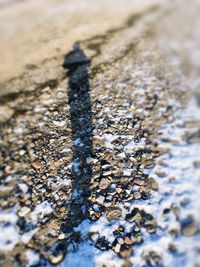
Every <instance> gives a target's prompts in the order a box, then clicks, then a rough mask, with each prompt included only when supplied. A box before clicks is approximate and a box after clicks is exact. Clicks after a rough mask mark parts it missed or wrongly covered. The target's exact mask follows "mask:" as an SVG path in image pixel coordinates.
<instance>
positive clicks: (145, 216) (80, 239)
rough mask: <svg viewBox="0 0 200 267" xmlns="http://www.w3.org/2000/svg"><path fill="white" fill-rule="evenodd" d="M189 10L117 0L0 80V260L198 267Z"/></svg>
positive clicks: (195, 105) (193, 49) (197, 101)
mask: <svg viewBox="0 0 200 267" xmlns="http://www.w3.org/2000/svg"><path fill="white" fill-rule="evenodd" d="M111 2H112V1H110V3H111ZM122 2H123V1H122ZM15 5H16V6H17V5H18V4H17V3H15ZM132 5H133V3H132ZM10 6H11V7H10V8H13V6H14V3H13V4H12V5H11V4H10ZM4 8H9V7H4ZM198 8H199V3H198V1H197V0H196V1H195V0H194V1H192V2H191V3H190V4H189V5H188V4H187V1H173V2H172V1H169V2H168V1H166V2H163V4H162V5H156V6H155V5H153V6H151V7H149V6H148V8H147V9H145V11H144V10H143V11H142V12H141V11H140V12H139V13H138V14H137V15H136V14H135V15H134V16H132V15H130V14H131V12H130V11H126V9H127V8H126V9H125V8H124V11H123V12H122V13H123V14H125V15H126V16H125V15H124V18H125V17H128V19H124V21H125V22H124V21H123V22H122V24H120V25H117V26H114V27H111V25H110V24H109V23H108V24H107V26H106V27H108V29H107V30H106V31H104V33H101V34H97V35H94V36H93V37H91V36H90V37H88V36H87V34H86V36H85V38H80V39H79V38H77V39H76V40H73V42H72V40H70V42H69V43H70V44H71V50H70V48H69V47H68V46H69V44H68V45H67V47H66V51H65V53H66V54H64V52H63V48H62V49H61V51H57V53H58V55H57V57H56V56H55V57H52V58H51V59H49V60H47V61H45V62H44V63H43V64H42V65H41V63H40V62H39V61H37V60H36V68H35V67H30V66H29V68H28V69H27V70H26V72H24V73H21V75H20V77H19V76H16V78H14V79H13V77H12V78H11V76H10V78H9V79H10V82H8V81H6V80H4V79H3V80H2V85H3V86H2V88H3V89H2V91H1V94H3V96H2V97H1V99H0V102H1V105H0V147H1V150H0V166H1V167H0V176H1V178H0V199H1V201H0V265H1V266H6V267H9V266H53V265H55V266H63V267H85V266H88V267H93V266H97V267H103V266H113V267H114V266H115V267H118V266H119V267H121V266H123V267H129V266H136V267H147V266H157V267H161V266H163V267H164V266H166V267H168V266H172V267H173V266H174V267H175V266H176V267H179V266H187V267H198V266H200V256H199V255H200V252H199V251H200V246H199V244H200V242H199V241H200V236H199V225H200V216H199V211H200V206H199V201H198V196H199V193H200V191H199V183H200V171H199V168H200V154H199V141H200V134H199V131H200V130H199V129H200V128H199V127H200V121H199V114H200V95H199V85H200V81H199V78H198V76H199V70H200V63H199V62H200V60H199V59H200V53H199V49H198V48H199V47H200V37H199V31H198V30H199V28H200V20H199V19H198V13H199V12H198V10H199V9H198ZM94 10H95V9H94ZM116 10H117V9H116ZM7 12H8V11H7ZM62 14H63V13H62ZM62 16H63V15H62ZM113 16H114V17H115V16H116V14H115V15H113ZM186 21H187V23H186ZM81 23H82V22H80V25H81ZM113 23H114V22H113ZM183 25H184V27H183ZM55 27H58V25H57V24H56V25H55ZM58 29H59V27H58ZM83 32H84V29H83ZM54 41H56V40H54ZM63 41H64V40H63V39H62V42H63ZM75 41H79V43H77V42H75ZM47 43H48V41H47ZM48 44H49V43H48ZM72 44H73V46H72ZM49 51H51V49H50V50H49ZM40 53H42V49H41V50H40V51H39V54H40ZM54 53H55V51H54ZM55 55H56V53H55ZM9 64H10V63H9ZM34 64H35V63H34ZM37 64H38V65H37ZM22 65H23V64H22ZM18 73H20V68H19V69H18ZM45 73H47V75H44V74H45ZM8 76H9V75H8ZM4 85H5V87H4ZM11 87H12V88H11ZM5 88H8V92H12V93H9V94H6V89H5ZM10 88H11V89H10Z"/></svg>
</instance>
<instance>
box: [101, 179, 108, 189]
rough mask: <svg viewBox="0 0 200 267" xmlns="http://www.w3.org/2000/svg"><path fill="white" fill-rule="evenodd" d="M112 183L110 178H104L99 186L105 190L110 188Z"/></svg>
mask: <svg viewBox="0 0 200 267" xmlns="http://www.w3.org/2000/svg"><path fill="white" fill-rule="evenodd" d="M109 185H110V180H109V179H108V178H102V179H101V181H100V183H99V188H100V189H102V190H104V189H106V188H108V187H109Z"/></svg>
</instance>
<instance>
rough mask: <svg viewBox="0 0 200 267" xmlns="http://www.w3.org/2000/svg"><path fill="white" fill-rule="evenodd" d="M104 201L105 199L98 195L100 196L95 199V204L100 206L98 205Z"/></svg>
mask: <svg viewBox="0 0 200 267" xmlns="http://www.w3.org/2000/svg"><path fill="white" fill-rule="evenodd" d="M104 200H105V197H104V196H102V195H100V196H98V197H97V198H96V202H97V203H98V204H100V205H102V204H103V202H104Z"/></svg>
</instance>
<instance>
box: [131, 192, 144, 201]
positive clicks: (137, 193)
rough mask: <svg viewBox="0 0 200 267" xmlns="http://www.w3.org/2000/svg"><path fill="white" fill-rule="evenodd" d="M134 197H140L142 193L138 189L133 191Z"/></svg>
mask: <svg viewBox="0 0 200 267" xmlns="http://www.w3.org/2000/svg"><path fill="white" fill-rule="evenodd" d="M133 197H134V199H141V197H142V195H141V193H140V192H139V191H137V192H134V193H133Z"/></svg>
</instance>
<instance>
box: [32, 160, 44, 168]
mask: <svg viewBox="0 0 200 267" xmlns="http://www.w3.org/2000/svg"><path fill="white" fill-rule="evenodd" d="M32 166H33V168H34V169H36V170H39V169H40V168H41V167H42V163H41V161H39V160H36V161H35V162H33V163H32Z"/></svg>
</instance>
